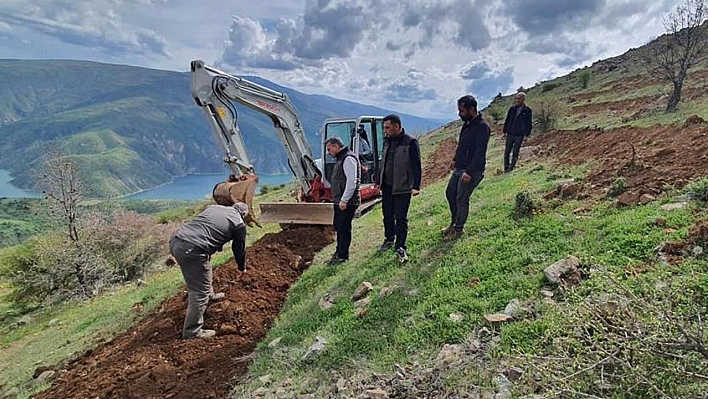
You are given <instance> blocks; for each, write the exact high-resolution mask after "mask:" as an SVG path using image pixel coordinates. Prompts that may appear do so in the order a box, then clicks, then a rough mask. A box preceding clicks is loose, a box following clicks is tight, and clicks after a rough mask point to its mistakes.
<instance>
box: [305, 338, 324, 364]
mask: <svg viewBox="0 0 708 399" xmlns="http://www.w3.org/2000/svg"><path fill="white" fill-rule="evenodd" d="M325 349H327V340H326V339H324V338H322V337H320V336H317V337H315V342H314V343H313V344H312V345H310V347H309V348H308V349H307V352H305V354H304V355H302V360H307V359H310V358H311V357H312V356H314V355H317V354H319V353H321V352H323V351H324V350H325Z"/></svg>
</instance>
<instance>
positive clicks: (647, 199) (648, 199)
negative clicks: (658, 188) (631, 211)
mask: <svg viewBox="0 0 708 399" xmlns="http://www.w3.org/2000/svg"><path fill="white" fill-rule="evenodd" d="M654 201H656V197H655V196H653V195H651V194H642V195H641V196H640V197H639V203H640V204H642V205H647V204H650V203H652V202H654Z"/></svg>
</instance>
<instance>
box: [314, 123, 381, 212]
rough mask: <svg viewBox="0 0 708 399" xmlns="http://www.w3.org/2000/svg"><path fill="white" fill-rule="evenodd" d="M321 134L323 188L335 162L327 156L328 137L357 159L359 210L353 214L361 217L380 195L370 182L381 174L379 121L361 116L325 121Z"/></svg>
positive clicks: (327, 182)
mask: <svg viewBox="0 0 708 399" xmlns="http://www.w3.org/2000/svg"><path fill="white" fill-rule="evenodd" d="M321 133H322V134H321V135H322V154H323V160H324V168H323V169H324V170H323V173H324V181H325V185H326V186H329V182H330V180H331V177H332V169H333V168H334V164H335V163H336V160H335V159H334V158H333V157H331V156H329V155H328V154H327V151H325V149H324V142H325V141H327V139H328V138H330V137H334V136H337V137H339V138H340V139H342V141H343V142H344V144H345V145H347V146H348V147H349V148H350V149H351V150H352V151H353V152H354V153H355V154H356V155H357V157H358V158H359V165H360V170H359V181H360V193H361V206H360V207H359V209H358V210H357V215H361V214H363V213H365V212H366V211H368V210H369V209H371V207H373V206H374V205H375V204H376V203H378V201H379V197H380V195H381V192H380V190H379V188H378V187H375V185H374V178H375V176H376V175H377V174H378V173H380V170H381V169H380V168H381V158H382V150H383V139H384V130H383V118H382V117H380V116H361V117H359V118H355V119H352V118H332V119H327V120H326V121H325V122H324V124H323V125H322V131H321Z"/></svg>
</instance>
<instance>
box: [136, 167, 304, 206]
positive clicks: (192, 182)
mask: <svg viewBox="0 0 708 399" xmlns="http://www.w3.org/2000/svg"><path fill="white" fill-rule="evenodd" d="M258 177H259V181H258V191H260V188H261V187H262V186H264V185H267V186H278V185H280V184H284V183H288V182H290V181H291V180H293V177H292V175H291V174H289V173H284V174H276V175H265V174H261V175H258ZM225 179H226V175H225V174H223V173H215V174H205V175H188V176H184V177H178V178H176V179H174V180H173V181H172V182H171V183H168V184H165V185H164V186H160V187H157V188H153V189H151V190H146V191H143V192H140V193H137V194H134V195H131V196H128V197H125V198H127V199H185V200H200V199H206V198H209V197H211V190H213V189H214V186H215V185H216V184H217V183H219V182H222V181H224V180H225Z"/></svg>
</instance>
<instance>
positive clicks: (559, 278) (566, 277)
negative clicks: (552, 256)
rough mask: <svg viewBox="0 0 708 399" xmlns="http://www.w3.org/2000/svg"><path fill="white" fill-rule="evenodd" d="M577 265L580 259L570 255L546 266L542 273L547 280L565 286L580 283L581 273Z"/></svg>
mask: <svg viewBox="0 0 708 399" xmlns="http://www.w3.org/2000/svg"><path fill="white" fill-rule="evenodd" d="M579 267H580V260H579V259H578V258H576V257H575V256H572V255H571V256H568V257H567V258H565V259H562V260H559V261H558V262H556V263H554V264H552V265H551V266H548V267H547V268H546V269H544V270H543V273H544V274H545V275H546V279H548V281H550V282H552V283H554V284H558V285H560V286H562V287H566V288H567V287H572V286H574V285H576V284H579V283H580V281H581V279H582V274H581V273H580V269H579Z"/></svg>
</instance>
